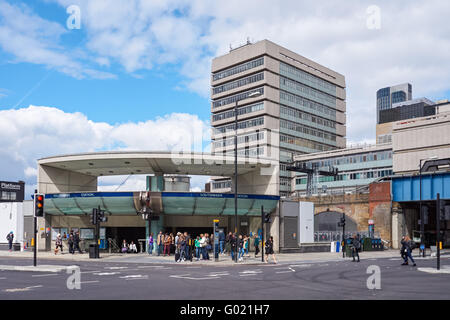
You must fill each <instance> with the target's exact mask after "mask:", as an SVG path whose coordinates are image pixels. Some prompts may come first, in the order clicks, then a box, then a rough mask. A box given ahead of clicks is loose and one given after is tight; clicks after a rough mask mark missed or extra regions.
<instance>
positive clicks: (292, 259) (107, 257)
mask: <svg viewBox="0 0 450 320" xmlns="http://www.w3.org/2000/svg"><path fill="white" fill-rule="evenodd" d="M359 255H360V258H361V260H370V259H380V258H393V259H394V258H395V259H399V260H400V256H399V251H398V250H384V251H364V252H360V254H359ZM446 255H450V250H442V251H441V256H446ZM275 256H276V260H277V263H278V264H289V263H298V262H300V263H308V262H329V261H336V262H339V261H348V260H351V258H346V259H343V258H342V253H336V252H309V253H278V254H276V255H275ZM413 256H414V258H415V259H418V260H422V259H425V260H430V259H433V260H434V259H436V258H435V257H431V256H430V255H429V253H428V255H427V256H426V257H425V258H423V257H419V251H418V250H414V252H413ZM0 257H3V258H8V257H10V258H23V259H31V263H32V259H33V252H32V251H12V252H9V251H0ZM37 259H38V265H39V266H41V264H42V263H41V260H44V261H45V260H49V259H51V260H53V261H55V260H58V261H64V262H65V263H67V262H70V261H71V262H74V263H76V262H83V261H91V262H123V263H140V264H180V265H196V266H197V265H198V266H235V265H261V264H263V262H262V261H261V255H259V256H258V257H257V258H255V257H254V254H252V253H251V254H250V257H245V258H244V261H241V262H238V263H235V262H234V261H232V260H231V257H230V256H229V255H219V260H218V261H215V260H214V259H211V260H200V261H196V259H195V258H194V260H193V261H192V262H190V261H185V262H179V263H177V262H175V260H174V256H173V255H171V256H165V257H164V256H157V255H156V254H153V255H149V254H147V253H137V254H120V253H100V259H90V258H89V254H88V253H83V254H80V253H75V254H70V253H68V252H64V253H62V254H61V253H58V254H57V255H55V254H54V253H53V252H50V251H47V252H38V254H37ZM269 263H270V264H271V263H273V260H272V257H271V256H270V257H269ZM2 267H4V266H0V269H1V268H2ZM47 267H48V265H47ZM34 270H37V269H34ZM56 272H57V271H56Z"/></svg>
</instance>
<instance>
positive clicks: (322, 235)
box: [314, 231, 380, 242]
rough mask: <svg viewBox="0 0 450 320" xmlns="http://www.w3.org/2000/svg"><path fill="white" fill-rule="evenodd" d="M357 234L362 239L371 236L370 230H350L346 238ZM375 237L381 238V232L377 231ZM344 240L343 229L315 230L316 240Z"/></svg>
mask: <svg viewBox="0 0 450 320" xmlns="http://www.w3.org/2000/svg"><path fill="white" fill-rule="evenodd" d="M355 233H356V234H357V235H359V236H360V238H361V239H363V238H369V231H348V232H345V238H346V239H348V238H351V237H352V236H353V234H355ZM374 238H378V239H379V238H380V233H379V232H375V233H374ZM332 241H342V231H316V232H314V242H332Z"/></svg>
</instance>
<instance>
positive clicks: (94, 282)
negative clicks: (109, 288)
mask: <svg viewBox="0 0 450 320" xmlns="http://www.w3.org/2000/svg"><path fill="white" fill-rule="evenodd" d="M96 282H100V281H98V280H94V281H82V282H80V284H84V283H96Z"/></svg>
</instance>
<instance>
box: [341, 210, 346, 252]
mask: <svg viewBox="0 0 450 320" xmlns="http://www.w3.org/2000/svg"><path fill="white" fill-rule="evenodd" d="M342 220H343V222H342V258H345V250H344V248H345V247H346V243H345V212H342Z"/></svg>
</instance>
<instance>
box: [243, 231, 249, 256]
mask: <svg viewBox="0 0 450 320" xmlns="http://www.w3.org/2000/svg"><path fill="white" fill-rule="evenodd" d="M249 242H250V238H249V236H247V235H245V236H244V253H245V256H246V257H247V258H248V257H250V255H249V254H248V244H249Z"/></svg>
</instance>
